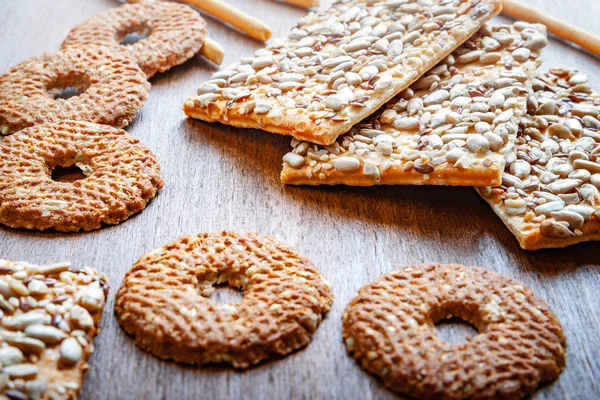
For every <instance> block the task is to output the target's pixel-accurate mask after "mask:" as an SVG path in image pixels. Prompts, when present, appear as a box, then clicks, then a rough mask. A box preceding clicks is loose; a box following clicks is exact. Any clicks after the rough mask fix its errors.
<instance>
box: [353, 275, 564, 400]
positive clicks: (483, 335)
mask: <svg viewBox="0 0 600 400" xmlns="http://www.w3.org/2000/svg"><path fill="white" fill-rule="evenodd" d="M450 316H455V317H459V318H462V319H463V320H465V321H468V322H470V323H471V324H473V325H474V326H475V327H476V328H477V330H478V332H479V334H478V335H477V336H475V337H473V338H472V339H471V340H470V341H468V342H467V343H464V344H450V343H448V342H445V341H443V340H441V339H440V338H439V337H438V336H437V335H436V329H435V323H436V322H438V321H440V320H442V319H444V318H447V317H450ZM343 322H344V328H343V329H344V331H343V337H344V341H345V343H346V347H347V348H348V351H349V352H350V353H351V354H352V355H353V356H354V358H355V359H356V360H357V361H359V362H360V363H361V365H362V366H363V368H365V369H366V370H368V371H369V372H371V373H373V374H375V375H378V376H379V377H381V378H382V379H383V382H384V384H385V385H386V386H387V387H388V388H389V389H391V390H393V391H396V392H399V393H402V394H405V395H408V396H412V397H416V398H427V399H429V398H431V399H434V398H435V399H464V398H473V399H481V398H498V399H500V398H501V399H518V398H521V397H523V396H524V395H525V394H527V393H529V392H531V391H533V390H534V389H535V388H536V387H537V386H538V384H540V383H542V382H545V381H549V380H553V379H556V378H557V377H558V375H559V374H560V372H561V370H562V369H563V368H564V366H565V352H566V339H565V336H564V334H563V330H562V327H561V325H560V323H559V321H558V319H557V318H556V316H555V315H554V314H553V313H552V311H551V310H550V309H549V307H548V306H547V305H546V304H545V303H544V302H543V301H542V300H540V299H539V298H537V297H536V296H535V295H534V294H533V293H532V292H531V290H529V289H528V288H526V287H524V286H523V285H522V284H521V283H519V282H517V281H514V280H512V279H510V278H508V277H505V276H503V275H500V274H497V273H495V272H491V271H487V270H485V269H482V268H476V267H464V266H461V265H441V264H424V265H413V266H408V267H404V268H401V269H399V270H397V271H394V272H391V273H388V274H385V275H383V276H381V277H379V278H377V279H376V280H375V281H374V282H372V283H370V284H368V285H366V286H364V287H363V288H362V289H360V291H359V292H358V294H357V296H356V297H355V298H354V299H353V300H352V301H351V302H350V304H349V305H348V306H347V308H346V310H345V312H344V316H343Z"/></svg>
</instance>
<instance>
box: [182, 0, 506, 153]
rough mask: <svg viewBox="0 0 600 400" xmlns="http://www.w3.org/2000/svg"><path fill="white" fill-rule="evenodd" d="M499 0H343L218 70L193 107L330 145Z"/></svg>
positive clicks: (452, 45)
mask: <svg viewBox="0 0 600 400" xmlns="http://www.w3.org/2000/svg"><path fill="white" fill-rule="evenodd" d="M501 7H502V5H501V1H500V0H387V1H373V0H340V1H338V2H336V3H335V4H334V5H333V6H332V7H330V8H328V9H327V10H325V11H322V12H319V13H310V14H309V15H307V16H306V17H305V18H303V19H301V20H300V22H299V23H298V25H297V26H296V27H295V28H294V29H293V30H292V32H291V33H290V34H289V36H288V38H287V39H285V40H276V41H273V43H272V44H271V45H269V46H268V47H266V48H265V49H260V50H257V51H256V52H255V53H254V57H249V58H244V59H242V60H241V61H240V62H239V63H237V64H234V65H232V66H230V67H229V68H228V69H226V70H224V71H219V72H217V73H216V74H214V75H213V77H212V79H211V80H210V81H208V82H206V83H205V84H203V85H202V86H200V88H199V89H198V92H197V95H196V96H192V97H191V98H189V99H188V100H187V101H186V102H185V105H184V111H185V113H186V114H187V115H188V116H190V117H192V118H197V119H201V120H204V121H208V122H222V123H225V124H228V125H233V126H238V127H243V128H259V129H263V130H266V131H269V132H273V133H278V134H282V135H290V136H293V137H295V138H296V139H299V140H308V141H310V142H313V143H317V144H324V145H329V144H332V143H334V142H335V140H336V138H337V137H338V136H339V135H341V134H343V133H346V132H348V130H350V128H351V127H352V126H353V125H355V124H357V123H358V122H360V121H361V120H363V119H364V118H365V117H367V116H369V115H370V114H372V113H373V112H374V111H375V110H377V109H378V108H380V107H381V106H382V105H384V104H385V103H386V102H388V101H389V100H390V99H391V98H392V97H393V96H395V95H396V94H398V93H399V92H401V91H402V90H404V89H406V88H407V87H408V86H409V85H410V84H411V83H413V82H414V81H416V80H417V79H418V78H419V77H420V76H421V75H422V74H423V73H424V72H425V71H427V70H429V69H431V68H432V67H434V66H435V65H436V64H437V63H438V62H440V61H441V60H442V59H443V58H444V57H446V56H447V55H448V54H450V53H451V52H452V51H453V50H455V49H456V48H457V47H458V46H459V45H460V44H462V43H463V42H464V41H466V40H467V39H468V38H469V37H470V36H472V35H473V34H475V33H476V32H477V30H478V29H479V28H481V26H482V25H483V24H484V23H485V22H486V21H487V20H489V19H490V18H492V17H493V16H495V15H497V14H498V13H499V12H500V9H501Z"/></svg>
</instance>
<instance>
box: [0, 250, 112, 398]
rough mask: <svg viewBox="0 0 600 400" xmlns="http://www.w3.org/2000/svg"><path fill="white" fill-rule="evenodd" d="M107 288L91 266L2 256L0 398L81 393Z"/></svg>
mask: <svg viewBox="0 0 600 400" xmlns="http://www.w3.org/2000/svg"><path fill="white" fill-rule="evenodd" d="M107 292H108V284H107V282H106V277H105V276H104V274H102V275H99V274H98V272H96V270H94V269H92V268H89V267H84V268H82V269H79V270H75V269H71V268H70V264H69V263H57V264H51V265H34V264H29V263H26V262H11V261H7V260H2V259H0V315H1V316H2V318H1V320H2V326H1V327H0V339H1V340H0V342H1V344H0V363H1V364H2V373H1V376H0V378H1V382H0V383H1V385H0V398H2V399H8V398H10V399H76V398H77V394H78V392H79V390H80V388H81V385H82V383H83V378H84V374H85V372H86V371H87V370H88V369H89V365H88V363H87V361H88V359H89V357H90V356H91V354H92V353H93V351H94V344H93V342H92V341H93V339H94V336H96V334H97V333H98V332H99V322H100V316H101V314H102V310H103V308H104V304H105V300H106V294H107Z"/></svg>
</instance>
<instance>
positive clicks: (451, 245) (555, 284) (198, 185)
mask: <svg viewBox="0 0 600 400" xmlns="http://www.w3.org/2000/svg"><path fill="white" fill-rule="evenodd" d="M228 1H229V2H230V3H233V4H235V5H236V6H238V7H239V8H241V9H243V10H246V11H248V12H249V13H251V14H253V15H255V16H257V17H259V18H260V19H261V20H263V21H265V22H266V23H268V24H269V26H270V27H271V28H272V29H273V31H274V35H275V36H284V35H286V33H287V32H288V31H289V30H290V28H291V27H292V26H294V25H295V23H296V21H297V19H298V18H299V17H301V16H302V15H303V14H305V13H306V11H305V10H302V9H299V8H295V7H293V6H289V5H286V4H281V3H277V2H273V1H270V0H228ZM325 3H327V4H329V1H325ZM527 3H529V4H532V5H535V6H538V7H540V8H542V9H544V10H546V11H548V12H551V13H552V14H554V15H556V16H560V17H562V18H564V19H566V20H569V21H571V22H574V23H576V24H577V25H579V26H581V27H583V28H585V29H588V30H589V31H591V32H595V33H597V34H598V33H600V28H599V27H598V25H597V12H595V11H593V10H594V8H595V7H597V0H571V1H563V0H527ZM116 5H118V3H117V2H116V1H115V0H86V1H82V0H55V1H47V0H18V1H17V0H0V20H1V21H2V23H1V24H0V39H1V40H0V71H4V70H6V69H8V68H9V67H10V66H11V65H13V64H15V63H17V62H19V61H22V60H24V59H26V58H28V57H31V56H35V55H38V54H40V53H42V52H44V51H54V50H56V49H57V48H58V46H59V45H60V43H61V41H62V39H63V38H64V36H65V35H66V33H67V32H68V31H69V28H70V27H71V26H73V25H75V24H77V23H79V22H81V21H82V20H84V19H85V18H87V17H89V16H92V15H94V14H95V13H98V12H102V11H105V10H108V9H109V8H110V7H114V6H116ZM497 21H498V22H506V21H508V19H505V18H498V19H497ZM208 25H209V29H210V34H211V36H212V37H213V38H216V39H218V41H219V42H221V43H222V44H223V46H224V47H225V49H226V51H227V55H226V58H225V63H224V64H225V65H226V64H229V63H231V62H233V61H235V60H237V59H238V58H240V57H243V56H248V55H251V54H252V53H253V52H254V50H256V49H258V48H260V47H261V43H258V42H256V41H253V40H251V39H248V38H246V37H245V36H243V35H242V34H239V33H238V32H236V31H233V30H231V29H229V28H228V27H226V26H224V25H223V24H221V23H219V22H217V21H215V20H211V19H208ZM544 59H545V63H544V66H543V67H542V68H550V67H553V66H574V67H579V68H580V69H582V70H583V71H585V72H587V73H588V74H589V75H590V81H591V83H592V85H595V87H596V88H598V89H600V69H599V67H600V62H599V60H598V59H597V58H594V57H592V56H589V55H587V54H585V53H583V52H582V51H579V50H577V49H574V48H571V47H569V46H568V45H565V44H563V43H561V42H559V41H557V40H551V41H550V46H549V47H548V48H547V49H546V50H545V55H544ZM214 70H215V67H214V66H212V65H211V64H209V63H208V62H206V61H204V60H203V59H202V58H201V57H200V56H197V57H195V58H194V59H193V60H191V61H189V62H188V63H186V64H185V65H183V66H181V67H177V68H174V69H173V70H171V71H169V72H167V73H164V74H161V75H158V76H155V77H154V78H153V79H152V91H151V95H150V98H149V100H148V102H147V103H146V104H145V106H144V108H143V110H142V112H141V113H140V115H139V116H138V118H137V119H136V120H135V121H134V122H133V123H132V125H131V126H130V127H129V128H128V129H127V130H128V131H129V132H130V133H131V134H132V135H134V136H136V137H139V138H140V139H141V140H142V141H143V142H144V143H145V144H146V145H147V146H148V147H149V148H150V149H152V150H153V151H154V152H155V153H156V154H157V156H158V158H159V160H160V163H161V168H162V171H163V175H164V178H165V187H164V189H162V191H161V192H160V193H159V195H158V197H157V198H156V199H155V200H154V201H152V202H151V203H150V204H149V205H148V208H147V209H146V210H144V211H143V212H141V213H140V214H138V215H136V216H134V217H133V218H131V219H129V220H127V221H125V222H124V223H121V224H120V225H117V226H114V227H107V228H104V229H101V230H98V231H95V232H91V233H83V234H57V233H35V232H28V231H22V230H9V229H3V228H0V257H1V258H5V259H12V260H27V261H30V262H34V263H51V262H54V261H61V260H70V261H72V262H73V264H74V265H79V266H83V265H90V266H94V267H95V268H97V269H98V270H100V271H102V272H105V273H106V275H107V276H108V278H109V279H110V283H111V286H112V288H111V292H110V295H109V300H108V302H107V305H106V308H105V312H104V315H103V318H102V323H101V325H102V333H101V334H100V336H99V337H97V338H96V340H95V344H96V352H95V353H94V355H93V357H92V358H91V360H90V364H91V370H90V371H89V372H88V374H87V376H86V381H85V384H84V387H83V390H82V392H81V396H80V398H81V399H145V400H150V399H199V398H203V399H224V398H232V399H238V398H240V399H241V398H244V399H287V398H290V399H300V398H306V399H334V398H335V399H388V398H394V395H393V394H392V393H391V392H389V391H387V390H386V389H385V388H384V387H383V386H382V385H381V384H380V383H379V382H378V380H377V379H375V378H374V377H372V376H370V375H368V374H367V373H365V372H364V371H363V370H362V369H361V368H360V367H359V366H358V365H357V364H356V363H355V362H354V361H353V360H352V359H351V358H350V357H348V355H347V353H346V350H345V348H344V345H343V343H342V340H341V326H342V324H341V315H342V311H343V309H344V307H345V306H346V304H347V303H348V302H349V301H350V299H351V298H352V297H353V296H354V295H355V293H356V291H357V290H358V289H359V288H360V287H361V286H363V285H365V284H367V283H369V282H371V281H372V280H373V279H375V277H377V276H379V275H381V274H383V273H385V272H388V271H391V270H393V269H395V268H397V267H400V266H403V265H406V264H409V263H421V262H424V261H438V262H454V263H461V264H465V265H479V266H483V267H485V268H488V269H490V270H494V271H497V272H501V273H504V274H507V275H509V276H511V277H514V278H516V279H518V280H521V281H522V282H524V283H525V284H527V285H528V286H529V287H530V288H532V289H533V290H534V291H535V292H536V293H537V294H538V295H539V296H540V297H542V298H543V299H545V300H546V301H547V302H548V303H549V304H550V306H551V307H552V308H553V309H554V311H555V312H556V314H557V315H558V317H559V318H560V320H561V321H562V324H563V326H564V329H565V331H566V335H567V338H568V341H569V348H568V361H567V368H566V369H565V371H564V372H563V374H562V375H561V377H560V378H559V379H558V380H557V381H556V382H554V383H553V384H551V385H548V386H545V387H543V388H541V389H540V390H539V391H538V392H537V393H536V395H535V396H534V397H535V398H539V399H566V398H572V399H598V398H600V387H599V382H600V316H599V315H600V311H599V310H600V295H599V293H600V251H599V250H600V245H599V244H598V243H589V244H582V245H578V246H573V247H570V248H568V249H564V250H550V251H538V252H526V251H523V250H521V249H520V248H519V246H518V244H517V241H516V240H515V239H514V238H513V236H512V235H511V234H510V232H509V231H508V229H507V228H505V227H504V225H503V224H502V223H501V222H500V219H499V218H497V217H496V216H495V215H494V213H493V212H492V210H491V209H490V207H489V206H488V205H487V204H486V203H485V202H484V201H483V200H482V199H480V198H479V197H478V195H477V194H476V193H475V191H474V190H473V189H471V188H445V187H423V188H421V187H373V188H350V187H334V188H326V187H321V188H309V187H284V186H283V185H282V184H281V183H280V181H279V173H280V168H281V158H282V156H283V154H285V153H286V152H287V151H288V149H289V138H286V137H283V136H276V135H271V134H267V133H263V132H260V131H255V130H240V129H233V128H230V127H226V126H220V125H209V124H205V123H202V122H198V121H193V120H188V119H186V118H185V115H184V114H183V112H182V111H181V107H182V104H183V102H184V100H185V99H186V98H187V97H188V96H189V95H191V94H193V93H194V92H195V90H196V88H197V87H198V85H199V84H200V83H201V82H203V81H204V80H206V79H208V77H209V76H210V75H211V73H212V72H214ZM0 162H2V161H1V160H0ZM224 229H233V230H238V231H255V232H259V233H261V234H265V235H273V236H276V237H277V238H279V239H280V240H282V241H284V242H287V243H289V244H291V245H293V246H295V247H297V248H298V249H299V250H300V251H301V252H302V253H303V254H305V255H306V256H308V257H309V258H310V259H311V260H312V261H313V262H314V263H315V264H316V265H317V266H318V267H319V268H320V270H321V271H322V272H323V274H324V275H325V276H326V277H327V278H328V279H329V281H330V282H331V284H332V286H333V291H334V294H335V302H334V305H333V308H332V310H331V312H330V314H329V315H328V317H327V318H326V319H325V320H324V321H323V322H322V325H321V326H320V328H319V329H318V330H317V332H316V334H315V336H314V338H313V341H312V342H311V343H310V345H309V346H308V347H307V348H305V349H303V350H301V351H298V352H296V353H294V354H292V355H290V356H288V357H285V358H283V359H281V360H276V361H272V362H267V363H263V364H261V365H259V366H257V367H255V368H253V369H250V370H249V371H246V372H235V371H233V370H232V369H229V368H226V367H225V368H222V367H209V368H190V367H183V366H179V365H176V364H174V363H170V362H164V361H161V360H159V359H157V358H155V357H153V356H150V355H148V354H147V353H145V352H142V351H140V350H139V349H138V348H136V347H135V346H134V344H133V341H132V340H131V338H130V337H128V336H126V335H125V334H124V333H123V331H122V330H121V329H120V328H119V325H118V324H117V321H116V319H115V317H114V313H113V301H114V293H115V291H116V289H117V288H118V287H119V285H120V284H121V281H122V278H123V275H124V273H125V272H126V271H127V270H128V269H129V268H130V266H131V265H132V264H133V262H134V261H135V260H136V259H137V258H138V257H139V256H140V255H142V254H143V253H145V252H147V251H149V250H151V249H153V248H154V247H156V246H158V245H160V244H162V243H164V242H167V241H170V240H173V239H176V238H177V237H179V236H182V235H184V234H190V233H197V232H202V231H219V230H224ZM453 329H454V330H455V332H454V333H456V332H461V330H460V328H453V327H450V329H446V330H450V331H452V330H453Z"/></svg>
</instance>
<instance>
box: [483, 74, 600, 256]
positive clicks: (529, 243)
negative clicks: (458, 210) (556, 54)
mask: <svg viewBox="0 0 600 400" xmlns="http://www.w3.org/2000/svg"><path fill="white" fill-rule="evenodd" d="M533 89H534V90H535V94H534V95H531V96H529V98H528V99H527V108H528V114H527V116H526V118H524V119H523V121H522V122H521V127H520V130H519V137H518V139H517V142H516V146H515V149H514V152H512V153H511V154H509V156H508V159H507V165H506V169H505V171H504V174H503V176H502V185H500V186H499V187H495V188H492V187H483V188H478V191H479V193H480V194H481V195H482V196H483V198H484V199H485V200H486V201H487V202H488V203H490V205H491V206H492V208H493V209H494V212H496V214H498V216H499V217H500V218H502V221H503V222H504V223H505V224H506V226H507V227H508V228H509V229H510V230H511V232H512V233H513V234H514V235H515V236H516V237H517V239H518V240H519V243H520V245H521V247H522V248H524V249H526V250H538V249H542V248H555V247H565V246H569V245H572V244H575V243H579V242H585V241H591V240H600V193H599V189H600V119H599V116H600V95H599V94H598V93H596V92H594V91H593V90H592V89H591V88H590V86H589V85H588V84H587V76H586V75H583V74H579V73H577V71H576V70H574V69H553V70H550V72H549V73H545V74H540V75H538V77H537V79H535V80H534V81H533Z"/></svg>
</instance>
